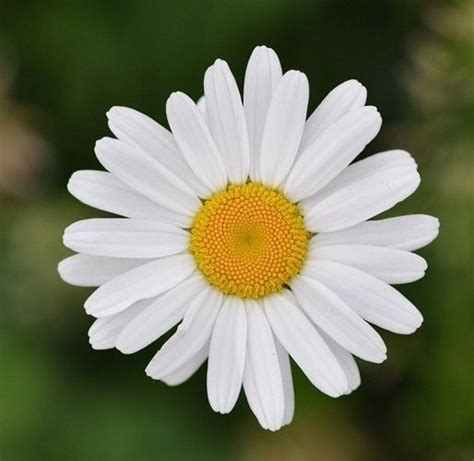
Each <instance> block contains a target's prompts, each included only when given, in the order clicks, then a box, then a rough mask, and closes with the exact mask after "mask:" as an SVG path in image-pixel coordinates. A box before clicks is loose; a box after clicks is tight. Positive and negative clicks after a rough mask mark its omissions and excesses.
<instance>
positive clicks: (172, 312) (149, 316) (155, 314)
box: [117, 274, 206, 354]
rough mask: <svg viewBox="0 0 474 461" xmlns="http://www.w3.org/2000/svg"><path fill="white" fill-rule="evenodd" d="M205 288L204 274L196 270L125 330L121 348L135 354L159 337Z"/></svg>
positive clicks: (176, 321) (118, 344) (119, 346)
mask: <svg viewBox="0 0 474 461" xmlns="http://www.w3.org/2000/svg"><path fill="white" fill-rule="evenodd" d="M205 288H206V283H205V282H204V280H203V279H202V276H201V275H199V274H196V275H193V276H191V277H189V278H188V279H186V280H185V281H184V282H181V283H180V284H179V285H176V286H175V287H174V288H172V289H171V290H169V291H167V292H166V293H165V294H163V295H161V296H160V297H159V298H158V299H157V300H156V301H155V302H154V303H152V304H150V305H149V306H148V307H147V308H146V309H145V310H144V311H143V312H142V313H141V314H140V315H138V316H137V317H136V318H135V319H134V320H133V322H131V323H130V324H129V325H128V326H127V327H126V328H125V329H124V330H123V332H122V333H121V335H120V336H119V338H118V341H117V349H118V350H120V351H121V352H123V353H124V354H133V353H135V352H137V351H139V350H140V349H143V348H144V347H146V346H148V345H149V344H151V343H152V342H153V341H155V340H157V339H158V338H159V337H160V336H162V335H164V334H165V333H166V332H167V331H168V330H170V329H171V328H172V327H174V326H175V325H176V324H177V323H178V322H180V321H181V320H182V319H183V317H184V314H185V312H186V309H187V308H188V306H189V305H190V304H191V301H192V300H193V299H194V298H195V297H196V296H197V295H198V294H199V293H201V292H202V291H204V290H205Z"/></svg>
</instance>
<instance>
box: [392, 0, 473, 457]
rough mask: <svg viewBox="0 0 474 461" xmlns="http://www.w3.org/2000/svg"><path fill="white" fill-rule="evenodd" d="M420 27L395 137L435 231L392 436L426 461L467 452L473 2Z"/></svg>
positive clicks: (435, 13) (432, 15)
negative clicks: (401, 139) (414, 383)
mask: <svg viewBox="0 0 474 461" xmlns="http://www.w3.org/2000/svg"><path fill="white" fill-rule="evenodd" d="M426 22H427V25H428V27H429V30H428V32H427V33H426V34H425V35H424V36H422V37H419V38H418V39H417V40H415V41H414V42H413V43H414V46H412V52H411V59H410V64H409V66H408V67H407V68H406V72H405V74H404V80H405V82H406V88H407V89H408V92H409V94H410V95H411V101H412V106H411V108H410V111H409V117H408V118H407V120H406V122H405V124H404V125H403V126H402V127H401V129H400V134H401V135H402V136H405V137H407V136H408V137H409V142H410V144H411V146H412V150H413V151H416V152H417V153H419V154H420V157H419V163H420V169H421V170H422V175H423V177H424V179H425V183H424V184H423V186H422V189H423V190H424V195H425V198H426V199H425V200H424V204H425V208H426V207H428V210H427V211H428V212H429V211H431V210H433V209H436V210H437V211H436V213H437V215H438V216H439V218H440V222H441V229H440V238H439V239H438V241H437V244H436V245H435V246H434V247H433V249H432V250H431V251H432V252H433V254H431V255H430V261H432V271H433V272H432V276H431V277H430V279H429V280H430V285H429V286H427V290H429V292H430V296H429V304H427V305H426V310H425V325H424V328H425V329H426V333H425V338H426V339H425V342H424V344H425V346H424V348H425V350H424V352H422V353H423V354H424V355H425V356H426V357H425V359H423V360H420V361H419V364H420V367H419V368H418V372H417V377H416V379H418V380H419V382H420V385H419V388H418V390H417V392H415V393H414V394H413V395H412V399H411V400H410V401H407V404H408V405H411V404H413V405H416V411H413V412H412V413H406V414H411V415H412V416H411V417H410V419H409V420H408V421H407V420H406V419H405V421H404V422H403V427H404V428H405V429H402V431H404V432H405V435H406V437H407V438H411V437H413V430H417V431H418V433H419V436H420V439H424V440H427V441H428V443H431V447H432V448H434V450H433V453H432V456H430V459H436V460H438V459H439V460H444V459H464V457H466V459H467V458H468V457H472V450H473V449H474V446H473V444H472V441H471V442H469V440H470V435H471V436H472V427H474V415H473V412H472V408H473V406H474V399H473V397H472V389H470V387H472V373H473V367H472V358H470V352H469V351H470V350H471V348H472V346H471V345H470V339H469V338H470V337H472V332H471V329H472V314H471V312H472V305H473V301H474V300H473V291H472V254H473V228H472V210H473V205H474V202H473V199H474V162H473V159H474V131H473V127H474V1H472V0H462V1H458V2H453V3H451V4H450V6H445V7H442V8H436V9H432V10H431V11H429V12H428V14H427V15H426ZM403 410H406V408H404V409H403ZM420 421H425V423H424V424H422V425H420ZM415 428H416V429H415ZM471 440H472V438H471ZM424 455H426V453H424Z"/></svg>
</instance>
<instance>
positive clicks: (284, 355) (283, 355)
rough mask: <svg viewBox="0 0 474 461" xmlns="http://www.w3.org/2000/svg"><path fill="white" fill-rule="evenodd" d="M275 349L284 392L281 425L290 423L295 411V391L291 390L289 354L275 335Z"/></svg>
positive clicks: (291, 379) (291, 378)
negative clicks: (283, 411)
mask: <svg viewBox="0 0 474 461" xmlns="http://www.w3.org/2000/svg"><path fill="white" fill-rule="evenodd" d="M274 340H275V349H276V352H277V356H278V362H279V363H280V371H281V378H282V380H283V392H284V394H285V396H284V398H285V416H284V418H283V425H286V424H290V423H291V421H292V420H293V415H294V413H295V392H294V390H293V377H292V376H291V365H290V356H289V355H288V352H286V350H285V349H284V348H283V346H282V345H281V343H280V341H279V340H278V338H277V337H276V336H274Z"/></svg>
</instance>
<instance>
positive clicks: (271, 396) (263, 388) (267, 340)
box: [244, 301, 285, 431]
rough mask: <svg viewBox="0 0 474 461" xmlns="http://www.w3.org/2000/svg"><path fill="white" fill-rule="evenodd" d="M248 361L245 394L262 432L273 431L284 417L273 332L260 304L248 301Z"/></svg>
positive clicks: (278, 365)
mask: <svg viewBox="0 0 474 461" xmlns="http://www.w3.org/2000/svg"><path fill="white" fill-rule="evenodd" d="M246 305H247V306H246V307H247V323H248V327H247V333H248V334H247V359H246V362H245V371H244V391H245V395H246V397H247V400H248V403H249V406H250V408H251V409H252V411H253V413H254V414H255V416H256V417H257V419H258V422H259V423H260V425H261V426H262V427H263V428H264V429H270V430H272V431H276V430H278V429H280V428H281V426H282V425H283V421H284V417H285V395H284V388H283V380H282V373H281V370H280V362H279V360H278V355H277V351H276V346H275V341H274V339H273V333H272V330H271V328H270V325H269V324H268V321H267V319H266V317H265V313H264V312H263V310H262V308H261V307H260V305H259V304H258V303H257V302H255V301H247V302H246Z"/></svg>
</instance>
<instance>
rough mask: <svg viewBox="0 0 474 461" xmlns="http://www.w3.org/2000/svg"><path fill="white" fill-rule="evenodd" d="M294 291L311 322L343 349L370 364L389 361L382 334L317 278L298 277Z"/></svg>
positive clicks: (294, 281)
mask: <svg viewBox="0 0 474 461" xmlns="http://www.w3.org/2000/svg"><path fill="white" fill-rule="evenodd" d="M303 274H306V272H304V273H303ZM291 288H292V290H293V293H294V294H295V296H296V299H297V300H298V302H299V304H300V305H301V307H302V308H303V309H304V311H305V312H306V313H307V314H308V316H309V317H310V318H311V320H312V321H313V322H314V323H315V324H316V325H317V326H318V327H319V328H321V329H322V330H323V331H325V332H326V333H327V334H328V335H329V336H331V338H332V339H334V340H335V341H336V342H338V343H339V344H340V345H341V346H342V347H344V348H345V349H347V350H348V351H349V352H351V353H352V354H354V355H356V356H358V357H360V358H362V359H364V360H367V361H369V362H376V363H380V362H383V361H384V360H385V359H386V351H387V349H386V347H385V344H384V342H383V340H382V338H381V337H380V335H379V334H378V333H377V332H376V331H375V330H374V329H373V328H372V327H371V326H370V325H369V324H368V323H366V322H365V321H364V320H362V319H361V318H360V317H359V316H358V315H357V314H356V313H355V312H354V311H353V310H352V309H351V308H350V307H348V306H347V305H346V304H345V303H344V302H343V301H341V299H339V298H338V297H337V296H336V295H335V294H334V293H333V292H332V291H331V290H329V289H328V288H326V287H325V286H324V285H323V284H321V283H320V282H318V281H317V280H316V279H315V278H314V277H312V276H311V275H308V276H305V275H301V276H298V277H295V278H294V279H293V280H292V282H291ZM346 389H347V388H346ZM346 389H344V391H345V390H346Z"/></svg>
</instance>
